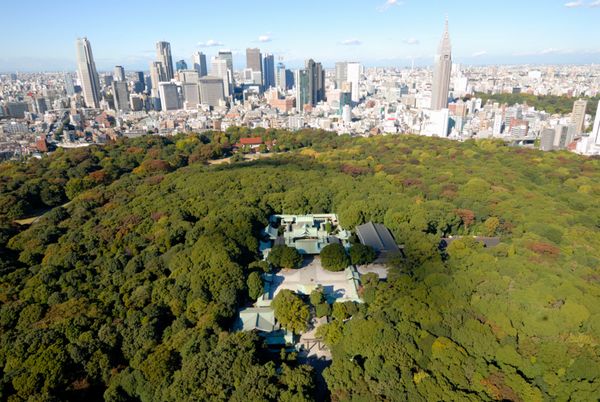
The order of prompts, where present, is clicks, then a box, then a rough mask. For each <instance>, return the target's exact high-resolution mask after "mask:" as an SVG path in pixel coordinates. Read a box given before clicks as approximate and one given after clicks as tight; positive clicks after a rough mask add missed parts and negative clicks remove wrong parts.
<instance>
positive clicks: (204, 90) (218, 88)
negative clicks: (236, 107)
mask: <svg viewBox="0 0 600 402" xmlns="http://www.w3.org/2000/svg"><path fill="white" fill-rule="evenodd" d="M224 98H225V96H224V93H223V80H222V79H221V77H210V76H205V77H202V78H200V100H201V102H202V104H203V105H209V106H212V107H216V106H219V103H220V102H221V101H222V100H223V99H224Z"/></svg>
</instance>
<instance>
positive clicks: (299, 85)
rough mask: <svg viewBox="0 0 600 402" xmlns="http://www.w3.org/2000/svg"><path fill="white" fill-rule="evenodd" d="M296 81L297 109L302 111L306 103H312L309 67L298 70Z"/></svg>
mask: <svg viewBox="0 0 600 402" xmlns="http://www.w3.org/2000/svg"><path fill="white" fill-rule="evenodd" d="M294 81H295V82H296V110H297V111H299V112H302V111H303V110H304V106H305V105H307V104H311V103H310V99H311V93H312V92H311V88H310V73H309V71H308V70H307V69H303V70H297V71H296V75H295V79H294Z"/></svg>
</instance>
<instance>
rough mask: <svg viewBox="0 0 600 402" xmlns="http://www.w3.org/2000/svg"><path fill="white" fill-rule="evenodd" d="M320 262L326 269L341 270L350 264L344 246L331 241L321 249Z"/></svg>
mask: <svg viewBox="0 0 600 402" xmlns="http://www.w3.org/2000/svg"><path fill="white" fill-rule="evenodd" d="M321 264H322V265H323V268H325V269H326V270H328V271H334V272H335V271H343V270H344V269H346V268H347V267H348V265H350V259H349V258H348V255H347V254H346V249H345V248H344V246H342V245H341V244H339V243H332V244H329V245H327V246H325V247H323V249H322V250H321Z"/></svg>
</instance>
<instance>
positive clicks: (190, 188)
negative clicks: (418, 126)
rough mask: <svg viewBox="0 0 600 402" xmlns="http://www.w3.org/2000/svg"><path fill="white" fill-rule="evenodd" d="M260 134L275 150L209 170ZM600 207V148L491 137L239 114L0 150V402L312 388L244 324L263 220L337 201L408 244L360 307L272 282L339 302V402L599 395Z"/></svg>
mask: <svg viewBox="0 0 600 402" xmlns="http://www.w3.org/2000/svg"><path fill="white" fill-rule="evenodd" d="M250 135H258V136H262V137H263V139H265V140H275V141H276V144H277V149H274V152H276V153H277V154H276V155H273V156H272V157H271V158H268V159H263V160H257V161H254V162H236V163H232V164H229V165H214V166H213V165H209V164H208V162H209V161H210V160H211V159H215V158H220V157H221V156H222V155H225V156H226V155H228V154H229V153H230V152H231V146H230V144H233V143H235V142H236V141H237V140H238V139H239V138H240V137H241V136H250ZM284 151H285V152H284ZM599 200H600V160H598V159H594V158H583V157H580V156H577V155H574V154H571V153H566V152H553V153H542V152H538V151H534V150H528V149H521V148H513V147H509V146H506V145H505V144H503V143H501V142H497V141H493V140H481V141H466V142H464V143H459V142H450V141H446V140H442V139H433V138H424V137H414V136H388V137H374V138H350V137H349V136H337V135H335V134H331V133H326V132H322V131H312V130H304V131H300V132H296V133H289V132H286V131H279V130H257V131H254V132H251V131H250V130H248V129H244V128H231V129H228V131H227V132H225V133H216V132H215V133H204V134H181V135H178V136H176V137H172V138H161V137H142V138H139V139H135V140H120V141H118V142H116V143H114V144H110V145H107V146H103V147H89V148H86V149H75V150H60V151H57V152H55V153H53V154H51V155H48V156H45V157H43V158H42V159H41V160H27V161H23V162H5V163H3V164H1V165H0V256H1V257H0V367H2V372H1V374H2V377H1V379H0V399H2V400H8V401H19V400H45V401H58V400H99V399H102V398H104V399H106V400H109V401H125V400H139V401H186V400H221V401H228V400H233V401H241V400H244V401H247V400H268V401H276V400H282V401H291V400H295V401H301V400H312V399H314V394H313V391H314V386H315V378H314V376H313V370H312V368H311V367H310V366H307V365H305V364H302V363H300V362H299V361H298V360H296V359H293V358H284V356H283V355H284V354H282V356H278V355H274V354H271V353H268V352H267V351H266V349H265V348H264V346H263V344H262V342H261V338H260V337H259V336H257V335H256V334H254V333H244V332H232V331H231V328H232V326H233V323H234V321H235V317H236V314H237V310H238V308H240V307H243V306H247V305H248V304H249V302H251V300H252V299H254V297H255V296H256V295H257V294H259V291H260V290H261V288H262V281H261V280H260V275H259V274H260V273H262V272H265V271H268V270H269V265H268V264H266V262H261V256H260V255H259V252H258V248H259V239H260V236H261V232H262V230H263V228H264V227H265V226H266V225H267V224H268V218H269V216H271V215H272V214H274V213H294V214H307V213H324V212H336V213H337V214H338V216H339V219H340V224H341V225H342V226H343V227H344V228H348V229H351V230H352V229H354V228H355V227H356V225H360V224H363V223H365V222H368V221H374V222H381V223H384V224H385V225H386V226H387V227H388V228H389V229H390V230H391V232H392V233H393V235H394V237H395V238H396V240H397V241H398V243H401V244H403V245H404V246H405V247H404V250H403V251H404V255H405V257H404V258H396V259H394V260H393V261H391V262H390V265H391V268H390V272H389V275H388V279H387V281H385V282H381V281H379V280H378V279H377V278H376V277H375V276H374V275H365V276H363V278H362V287H361V289H360V294H361V297H362V298H363V299H364V301H365V303H364V304H362V305H356V304H354V303H335V304H334V305H332V306H329V305H327V303H326V301H325V300H324V299H323V298H319V296H318V295H315V296H312V295H311V297H310V300H309V301H310V303H311V305H310V306H309V304H308V301H306V300H302V299H301V298H299V297H297V296H295V295H289V294H288V295H286V293H283V294H284V296H281V301H282V302H281V304H282V305H283V311H284V312H283V313H282V312H281V311H280V310H281V309H280V308H276V315H277V316H278V318H279V319H280V321H281V322H282V323H283V321H284V320H286V317H289V318H290V320H289V321H288V322H287V323H286V325H288V326H289V327H290V329H292V330H294V331H302V330H303V328H305V327H303V325H301V324H302V323H304V322H305V321H303V320H304V319H305V318H306V311H310V309H311V306H312V307H314V309H315V311H316V314H320V315H322V316H323V315H329V316H331V317H332V321H331V323H329V324H327V325H326V326H323V327H321V328H322V329H321V328H319V333H320V334H321V336H322V337H323V339H324V340H325V341H326V343H327V344H328V345H329V346H330V348H331V351H332V355H333V362H332V365H331V366H330V367H329V368H327V369H326V370H325V373H324V377H325V380H326V381H327V386H328V388H329V392H330V397H331V399H332V400H335V401H341V400H381V401H383V400H386V401H404V400H473V401H475V400H477V401H479V400H514V401H519V400H522V401H529V400H533V401H536V400H540V401H541V400H577V401H580V400H581V401H584V400H595V399H596V398H597V396H598V395H599V394H600V350H599V349H598V345H599V344H600V337H599V335H598V334H600V304H599V303H598V300H599V297H600V274H599V272H598V267H599V266H600V201H599ZM35 215H40V217H39V219H38V220H37V221H35V222H33V223H32V224H31V225H30V226H24V225H23V226H22V225H18V224H16V223H15V220H18V219H22V218H26V217H30V216H35ZM450 235H454V236H463V238H462V239H460V240H455V241H454V242H452V244H451V245H450V246H449V247H448V248H447V249H445V250H443V251H440V249H439V243H440V238H441V237H446V236H450ZM472 235H484V236H498V237H500V238H501V240H502V242H501V243H500V245H498V246H497V247H493V248H489V249H488V248H484V247H482V245H481V243H478V242H476V241H473V240H472V237H471V236H472ZM354 247H355V246H354ZM357 254H358V255H359V256H362V255H363V253H362V252H361V253H357ZM350 255H351V258H357V257H356V256H355V257H352V247H351V248H350ZM346 258H348V257H347V256H346ZM286 265H287V264H286ZM284 301H285V303H284ZM274 303H275V306H277V305H278V304H279V300H275V301H274ZM300 303H302V304H300ZM289 305H293V306H296V307H297V309H296V310H294V311H300V312H301V314H290V313H289V312H286V309H285V306H289ZM277 310H279V312H277ZM317 310H318V311H317ZM298 317H299V318H300V319H297V318H298Z"/></svg>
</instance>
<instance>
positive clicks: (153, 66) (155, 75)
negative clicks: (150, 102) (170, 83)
mask: <svg viewBox="0 0 600 402" xmlns="http://www.w3.org/2000/svg"><path fill="white" fill-rule="evenodd" d="M150 81H151V82H152V91H151V94H152V97H153V98H158V85H159V84H160V83H161V82H165V81H167V73H166V72H165V66H164V65H163V64H162V63H161V62H160V61H153V62H152V63H150Z"/></svg>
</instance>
